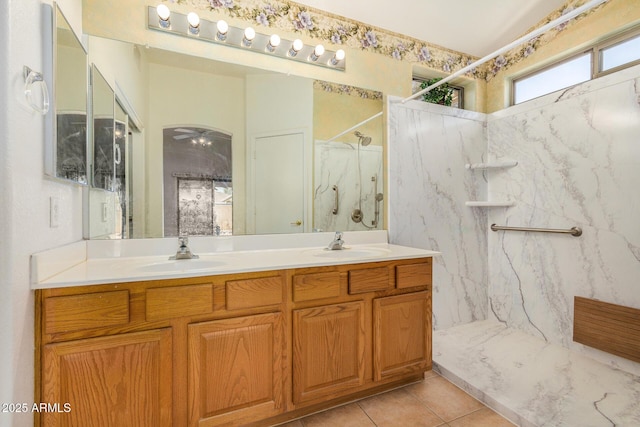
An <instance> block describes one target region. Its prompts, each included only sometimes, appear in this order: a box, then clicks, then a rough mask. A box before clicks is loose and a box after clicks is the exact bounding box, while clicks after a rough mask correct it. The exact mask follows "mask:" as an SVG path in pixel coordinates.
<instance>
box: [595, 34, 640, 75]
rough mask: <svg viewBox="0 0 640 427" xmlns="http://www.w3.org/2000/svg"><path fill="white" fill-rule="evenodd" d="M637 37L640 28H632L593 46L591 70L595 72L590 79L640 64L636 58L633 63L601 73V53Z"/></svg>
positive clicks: (639, 59)
mask: <svg viewBox="0 0 640 427" xmlns="http://www.w3.org/2000/svg"><path fill="white" fill-rule="evenodd" d="M639 36H640V27H634V28H632V29H630V30H627V31H624V32H623V33H620V34H618V35H617V36H614V37H610V38H608V39H606V40H604V41H602V42H600V43H598V44H596V45H595V46H593V69H594V70H595V72H594V76H593V77H592V78H597V77H601V76H606V75H607V74H611V73H615V72H616V71H620V70H623V69H625V68H629V67H633V66H634V65H638V64H640V58H638V59H636V60H634V61H630V62H625V63H624V64H621V65H618V66H617V67H613V68H610V69H608V70H605V71H602V55H601V53H602V51H604V50H606V49H608V48H610V47H614V46H616V45H618V44H621V43H624V42H626V41H628V40H631V39H633V38H636V37H639Z"/></svg>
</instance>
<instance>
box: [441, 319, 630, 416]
mask: <svg viewBox="0 0 640 427" xmlns="http://www.w3.org/2000/svg"><path fill="white" fill-rule="evenodd" d="M433 362H434V370H435V371H437V372H439V373H440V374H441V375H442V376H444V377H445V378H447V379H449V380H450V381H451V382H453V383H454V384H456V385H458V386H459V387H460V388H462V389H463V390H465V391H467V392H468V393H469V394H471V395H472V396H474V397H476V398H477V399H478V400H480V401H482V402H484V403H485V404H487V405H488V406H489V407H491V408H493V409H494V410H496V411H497V412H499V413H501V414H502V415H504V416H505V417H506V418H508V419H510V420H511V421H513V422H514V423H516V424H518V425H519V426H522V427H531V426H536V427H542V426H545V427H546V426H554V427H555V426H558V427H560V426H562V427H578V426H579V427H611V426H628V427H633V426H636V427H637V426H640V377H638V376H636V375H633V374H630V373H628V372H625V371H622V370H618V369H615V368H612V367H610V366H608V365H605V364H603V363H600V362H598V361H595V360H593V359H591V358H588V357H586V356H584V355H580V354H577V353H575V352H571V351H569V350H568V349H566V348H564V347H562V346H559V345H555V344H549V343H546V342H545V341H543V340H540V339H538V338H536V337H533V336H531V335H528V334H526V333H523V332H521V331H518V330H515V329H512V328H507V327H506V326H505V325H503V324H501V323H498V322H495V321H491V320H485V321H479V322H473V323H469V324H466V325H460V326H455V327H453V328H449V329H445V330H440V331H435V332H434V336H433Z"/></svg>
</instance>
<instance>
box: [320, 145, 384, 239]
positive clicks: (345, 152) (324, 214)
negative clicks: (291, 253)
mask: <svg viewBox="0 0 640 427" xmlns="http://www.w3.org/2000/svg"><path fill="white" fill-rule="evenodd" d="M382 163H383V162H382V147H381V146H373V145H369V146H365V147H360V153H359V155H358V147H357V144H351V143H343V142H339V141H334V142H330V143H326V142H322V141H316V144H315V164H316V166H317V167H316V169H315V171H314V208H313V211H314V214H313V217H314V224H313V227H314V228H316V229H321V230H324V231H327V230H332V231H362V230H369V229H370V228H368V227H373V224H372V221H374V220H375V210H376V203H378V212H379V215H378V222H377V224H378V225H377V227H373V228H375V229H382V228H383V224H384V204H383V202H382V201H379V202H376V195H377V194H378V193H380V194H382V196H383V197H385V196H384V179H383V171H382ZM358 173H359V174H360V175H358ZM359 176H360V178H359ZM374 179H375V180H374ZM334 185H335V186H336V187H337V188H338V196H339V198H338V213H337V214H334V213H333V209H334V208H335V195H336V192H335V191H334V190H333V186H334ZM356 208H358V209H360V210H361V211H362V212H363V214H364V218H363V222H361V223H356V222H354V221H353V220H352V219H351V213H352V212H353V210H354V209H356ZM363 223H364V224H366V226H365V225H363Z"/></svg>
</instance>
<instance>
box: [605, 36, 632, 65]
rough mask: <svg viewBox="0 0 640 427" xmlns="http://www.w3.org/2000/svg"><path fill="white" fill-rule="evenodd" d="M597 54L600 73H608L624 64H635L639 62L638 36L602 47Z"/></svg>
mask: <svg viewBox="0 0 640 427" xmlns="http://www.w3.org/2000/svg"><path fill="white" fill-rule="evenodd" d="M599 52H600V55H599V56H600V58H599V62H600V72H606V71H610V70H613V69H615V68H618V67H620V66H622V65H626V64H630V65H633V64H637V63H638V62H640V34H638V35H636V36H635V37H632V38H630V39H626V40H623V41H621V42H615V43H614V44H612V45H610V46H606V47H602V48H601V49H600V50H599Z"/></svg>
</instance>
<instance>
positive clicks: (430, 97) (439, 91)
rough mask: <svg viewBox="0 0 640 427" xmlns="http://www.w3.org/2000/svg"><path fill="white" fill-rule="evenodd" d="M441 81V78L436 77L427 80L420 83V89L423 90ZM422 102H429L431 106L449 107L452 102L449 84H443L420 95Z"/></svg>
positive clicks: (451, 91)
mask: <svg viewBox="0 0 640 427" xmlns="http://www.w3.org/2000/svg"><path fill="white" fill-rule="evenodd" d="M440 80H442V77H436V78H433V79H429V80H427V81H426V82H422V83H420V89H425V88H427V87H429V86H431V85H433V84H435V83H437V82H439V81H440ZM422 100H423V101H426V102H431V103H433V104H440V105H447V106H451V101H452V100H453V89H452V88H451V86H449V83H444V84H442V85H440V86H438V87H436V88H435V89H431V90H430V91H429V92H427V93H425V94H423V95H422Z"/></svg>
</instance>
